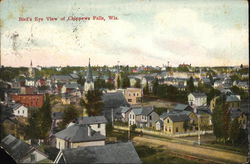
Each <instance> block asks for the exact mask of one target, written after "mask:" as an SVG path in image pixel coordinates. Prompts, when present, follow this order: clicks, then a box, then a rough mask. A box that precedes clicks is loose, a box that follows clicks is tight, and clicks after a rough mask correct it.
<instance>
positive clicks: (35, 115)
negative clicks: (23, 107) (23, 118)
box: [24, 94, 52, 139]
mask: <svg viewBox="0 0 250 164" xmlns="http://www.w3.org/2000/svg"><path fill="white" fill-rule="evenodd" d="M51 124H52V118H51V105H50V97H49V95H48V94H46V95H45V101H44V103H43V106H42V107H41V108H39V109H37V110H34V111H32V112H31V115H30V117H29V119H28V125H27V126H26V127H25V128H24V129H25V131H26V134H27V137H28V138H30V139H45V138H46V137H48V134H49V132H50V130H51Z"/></svg>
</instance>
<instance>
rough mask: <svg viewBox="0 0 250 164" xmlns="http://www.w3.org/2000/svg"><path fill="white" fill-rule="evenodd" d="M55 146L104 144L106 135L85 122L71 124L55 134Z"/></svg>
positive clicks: (72, 146) (62, 147)
mask: <svg viewBox="0 0 250 164" xmlns="http://www.w3.org/2000/svg"><path fill="white" fill-rule="evenodd" d="M55 137H56V148H58V149H67V148H77V147H83V146H96V145H105V139H106V137H105V136H104V135H102V134H100V132H96V131H95V130H93V129H91V127H90V126H89V125H86V124H73V125H71V126H68V127H67V128H66V129H64V130H62V131H60V132H58V133H56V134H55Z"/></svg>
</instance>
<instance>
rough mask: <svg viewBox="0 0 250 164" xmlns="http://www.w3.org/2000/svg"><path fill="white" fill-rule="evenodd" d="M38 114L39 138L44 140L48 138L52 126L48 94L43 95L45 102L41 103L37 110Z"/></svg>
mask: <svg viewBox="0 0 250 164" xmlns="http://www.w3.org/2000/svg"><path fill="white" fill-rule="evenodd" d="M39 113H40V131H41V138H42V139H44V138H46V137H47V136H48V133H49V131H50V129H51V124H52V118H51V104H50V97H49V95H48V94H46V95H45V101H44V103H43V106H42V108H40V109H39Z"/></svg>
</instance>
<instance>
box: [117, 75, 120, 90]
mask: <svg viewBox="0 0 250 164" xmlns="http://www.w3.org/2000/svg"><path fill="white" fill-rule="evenodd" d="M116 83H117V88H121V79H120V76H119V75H118V77H117V79H116Z"/></svg>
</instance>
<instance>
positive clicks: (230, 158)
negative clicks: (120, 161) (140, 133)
mask: <svg viewBox="0 0 250 164" xmlns="http://www.w3.org/2000/svg"><path fill="white" fill-rule="evenodd" d="M133 141H134V142H136V143H138V144H149V143H150V145H155V146H162V147H164V148H166V149H171V150H174V151H177V152H183V153H185V154H189V155H193V156H199V157H204V158H207V159H213V160H214V161H217V162H225V163H244V162H246V156H243V155H240V154H237V153H233V152H225V151H220V150H217V149H210V148H204V147H199V146H192V145H185V144H180V143H174V142H169V141H162V140H158V139H154V138H151V137H150V138H148V137H135V138H134V139H133Z"/></svg>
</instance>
